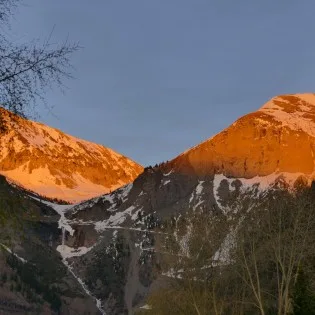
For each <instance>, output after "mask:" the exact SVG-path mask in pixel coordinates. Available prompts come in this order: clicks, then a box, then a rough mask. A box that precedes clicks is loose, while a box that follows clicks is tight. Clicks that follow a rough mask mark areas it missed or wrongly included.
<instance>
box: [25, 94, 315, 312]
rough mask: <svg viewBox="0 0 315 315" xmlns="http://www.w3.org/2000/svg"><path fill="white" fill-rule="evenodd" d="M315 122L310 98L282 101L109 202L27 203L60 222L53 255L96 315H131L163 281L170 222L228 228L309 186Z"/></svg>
mask: <svg viewBox="0 0 315 315" xmlns="http://www.w3.org/2000/svg"><path fill="white" fill-rule="evenodd" d="M314 115H315V96H314V95H313V94H296V95H285V96H279V97H276V98H273V99H272V100H270V101H269V102H268V103H266V104H265V105H264V106H263V107H262V108H260V109H259V110H258V111H257V112H254V113H251V114H249V115H246V116H244V117H242V118H240V119H239V120H237V121H236V122H235V123H234V124H232V125H231V126H230V127H228V128H227V129H225V130H223V131H222V132H221V133H219V134H218V135H216V136H214V137H212V138H210V139H209V140H207V141H205V142H203V143H202V144H200V145H197V146H196V147H194V148H192V149H190V150H188V151H186V152H184V153H183V154H181V155H180V156H178V157H176V158H175V159H173V160H172V161H170V162H168V163H162V164H160V165H159V166H157V167H147V168H145V169H144V172H143V173H141V174H140V175H139V176H138V177H137V178H136V179H135V180H134V181H133V182H132V183H130V184H127V185H125V186H123V187H121V188H119V189H117V190H115V191H113V192H112V193H109V194H105V195H103V196H100V197H97V198H93V199H90V200H88V201H85V202H82V203H78V204H75V205H57V204H53V203H50V202H48V201H45V200H43V199H41V200H39V199H38V197H37V196H28V197H27V198H28V199H29V198H31V199H30V200H33V201H32V202H36V203H37V204H38V206H39V207H42V208H47V209H50V210H49V211H51V212H55V213H58V216H57V219H56V220H57V222H56V224H58V228H59V236H58V237H57V238H56V241H55V242H54V243H53V245H52V248H54V249H55V254H56V255H60V258H61V259H62V262H63V265H64V266H65V267H67V268H68V271H69V272H70V273H72V274H74V275H75V277H77V278H78V279H79V284H81V287H82V288H84V291H85V293H86V294H88V295H89V296H90V298H91V299H92V300H94V305H95V304H96V305H97V307H98V308H99V309H100V311H101V312H102V313H103V314H114V315H115V314H128V315H130V314H135V312H136V311H137V310H139V309H140V308H141V307H143V305H144V303H145V302H144V301H145V297H146V296H147V294H148V292H150V290H153V289H154V287H156V286H158V285H159V281H163V277H165V276H167V275H164V276H163V275H162V276H161V274H160V265H159V255H160V254H161V253H158V252H156V249H155V241H156V236H157V234H158V233H160V232H159V229H157V228H162V227H163V225H165V224H166V220H168V219H171V220H175V221H176V220H177V219H178V218H179V217H180V216H182V215H184V214H185V213H186V212H187V211H189V210H191V211H207V212H213V213H216V214H218V215H222V216H225V217H226V218H229V216H230V215H231V214H232V213H237V211H238V209H239V206H240V205H244V204H245V205H247V206H248V207H249V208H250V207H251V204H252V203H255V202H256V200H258V198H260V197H262V196H264V194H265V193H266V191H267V190H268V189H271V188H273V187H275V186H279V185H280V186H282V187H288V188H291V187H294V186H297V185H300V184H307V183H308V184H310V183H311V182H312V180H313V171H314V169H313V166H314V158H313V148H314V135H315V134H314V133H313V130H315V129H313V126H314V125H313V124H314V121H313V116H314ZM44 234H45V233H44ZM45 235H46V234H45ZM47 235H48V234H47ZM56 235H57V234H56ZM22 254H23V253H21V255H22ZM24 254H25V255H27V252H25V253H24ZM22 257H23V258H24V256H22ZM25 257H26V256H25Z"/></svg>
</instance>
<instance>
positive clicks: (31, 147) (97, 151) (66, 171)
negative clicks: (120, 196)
mask: <svg viewBox="0 0 315 315" xmlns="http://www.w3.org/2000/svg"><path fill="white" fill-rule="evenodd" d="M142 171H143V167H142V166H140V165H139V164H137V163H135V162H133V161H132V160H130V159H128V158H126V157H125V156H123V155H121V154H118V153H117V152H115V151H113V150H111V149H109V148H106V147H103V146H101V145H98V144H95V143H91V142H88V141H85V140H81V139H78V138H75V137H72V136H70V135H67V134H65V133H63V132H61V131H59V130H57V129H54V128H51V127H48V126H45V125H43V124H41V123H37V122H33V121H30V120H26V119H23V118H21V117H19V116H17V115H15V114H13V113H11V112H9V111H7V110H5V109H3V108H0V174H2V175H4V176H6V177H7V179H8V180H11V181H13V182H15V183H16V184H17V185H20V186H22V187H24V188H26V189H29V190H31V191H33V192H35V193H38V194H40V195H42V196H46V197H49V198H58V199H61V200H65V201H68V202H79V201H82V200H86V199H89V198H92V197H95V196H98V195H101V194H105V193H108V192H109V191H111V190H114V189H116V188H119V187H121V186H123V185H125V184H127V183H130V182H132V181H133V180H134V179H135V178H136V177H137V176H138V175H139V174H140V173H142Z"/></svg>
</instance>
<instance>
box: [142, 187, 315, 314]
mask: <svg viewBox="0 0 315 315" xmlns="http://www.w3.org/2000/svg"><path fill="white" fill-rule="evenodd" d="M163 232H164V234H162V233H159V234H157V235H158V238H157V239H156V244H157V245H156V246H157V249H156V251H157V254H156V262H157V265H158V266H159V268H158V269H161V270H162V274H163V275H164V279H163V280H164V281H163V282H161V283H163V285H160V286H158V288H157V289H155V290H154V291H153V293H152V294H151V295H150V296H149V298H148V300H147V304H148V305H149V306H150V308H151V309H146V310H142V311H141V312H140V314H154V315H166V314H173V315H176V314H181V315H185V314H189V315H191V314H197V315H206V314H214V315H225V314H226V315H247V314H248V315H256V314H257V315H258V314H259V315H271V314H272V315H274V314H276V315H289V314H290V315H312V314H315V246H314V241H315V194H314V192H313V191H312V190H311V189H299V190H298V191H296V192H295V193H289V192H288V191H286V190H281V189H278V190H273V191H270V192H269V193H268V194H267V195H266V194H264V195H263V196H261V197H258V198H257V199H255V200H253V199H252V198H248V196H246V194H244V196H238V197H237V198H236V199H235V201H234V202H233V206H232V207H231V208H230V211H229V212H228V213H223V212H218V211H216V212H204V211H203V212H202V211H200V212H192V213H188V214H187V215H186V216H181V217H179V218H176V219H172V220H170V221H169V222H168V224H164V229H163ZM159 253H160V254H159Z"/></svg>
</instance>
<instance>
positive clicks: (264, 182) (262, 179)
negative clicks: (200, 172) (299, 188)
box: [213, 172, 315, 212]
mask: <svg viewBox="0 0 315 315" xmlns="http://www.w3.org/2000/svg"><path fill="white" fill-rule="evenodd" d="M301 176H302V177H304V178H306V179H307V180H308V185H310V184H311V182H312V179H313V178H314V176H315V173H314V174H311V175H309V176H306V175H305V174H303V173H287V172H283V173H272V174H270V175H267V176H255V177H253V178H234V177H231V178H229V177H226V176H225V175H223V174H215V176H214V179H213V196H214V198H215V201H216V203H217V205H218V206H219V208H220V209H221V210H223V211H224V212H227V211H228V210H229V209H225V207H224V206H223V205H222V204H221V202H220V196H219V191H218V190H219V187H220V185H221V182H222V181H223V180H226V181H227V182H228V184H229V190H230V191H233V190H235V187H234V186H233V185H232V183H233V182H234V181H237V180H238V181H240V182H241V184H242V186H241V188H240V189H241V192H246V191H247V190H249V189H252V188H253V187H254V186H255V185H256V186H257V187H258V189H259V191H260V192H261V193H262V192H264V191H266V190H267V189H269V188H271V187H272V185H273V184H275V183H276V182H277V180H279V179H283V180H284V181H285V182H286V183H287V184H288V185H289V186H293V184H294V183H295V181H296V180H297V179H298V178H299V177H301Z"/></svg>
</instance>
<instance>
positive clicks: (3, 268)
mask: <svg viewBox="0 0 315 315" xmlns="http://www.w3.org/2000/svg"><path fill="white" fill-rule="evenodd" d="M58 220H59V216H58V214H57V213H56V212H55V211H53V210H52V209H51V208H49V207H47V206H46V205H45V204H43V203H40V202H38V201H36V200H35V199H34V198H31V197H30V195H29V194H28V193H27V192H25V191H23V190H21V189H19V188H17V187H12V186H10V185H9V184H8V183H7V182H6V180H5V178H4V177H3V176H0V314H6V315H9V314H18V315H22V314H23V315H25V314H30V315H33V314H47V315H55V314H68V315H70V314H82V315H83V314H91V315H92V314H95V315H96V314H100V313H101V312H100V311H99V309H98V308H97V305H96V301H95V299H94V298H93V297H91V296H90V295H89V294H87V292H86V291H85V289H84V288H83V287H82V285H81V283H80V282H79V281H78V279H76V277H75V276H74V275H73V274H72V273H71V271H70V270H69V269H68V268H67V266H65V264H63V263H62V260H61V259H60V255H59V254H58V252H57V251H56V250H55V247H56V246H58V244H60V242H61V238H62V234H61V230H60V229H58Z"/></svg>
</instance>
